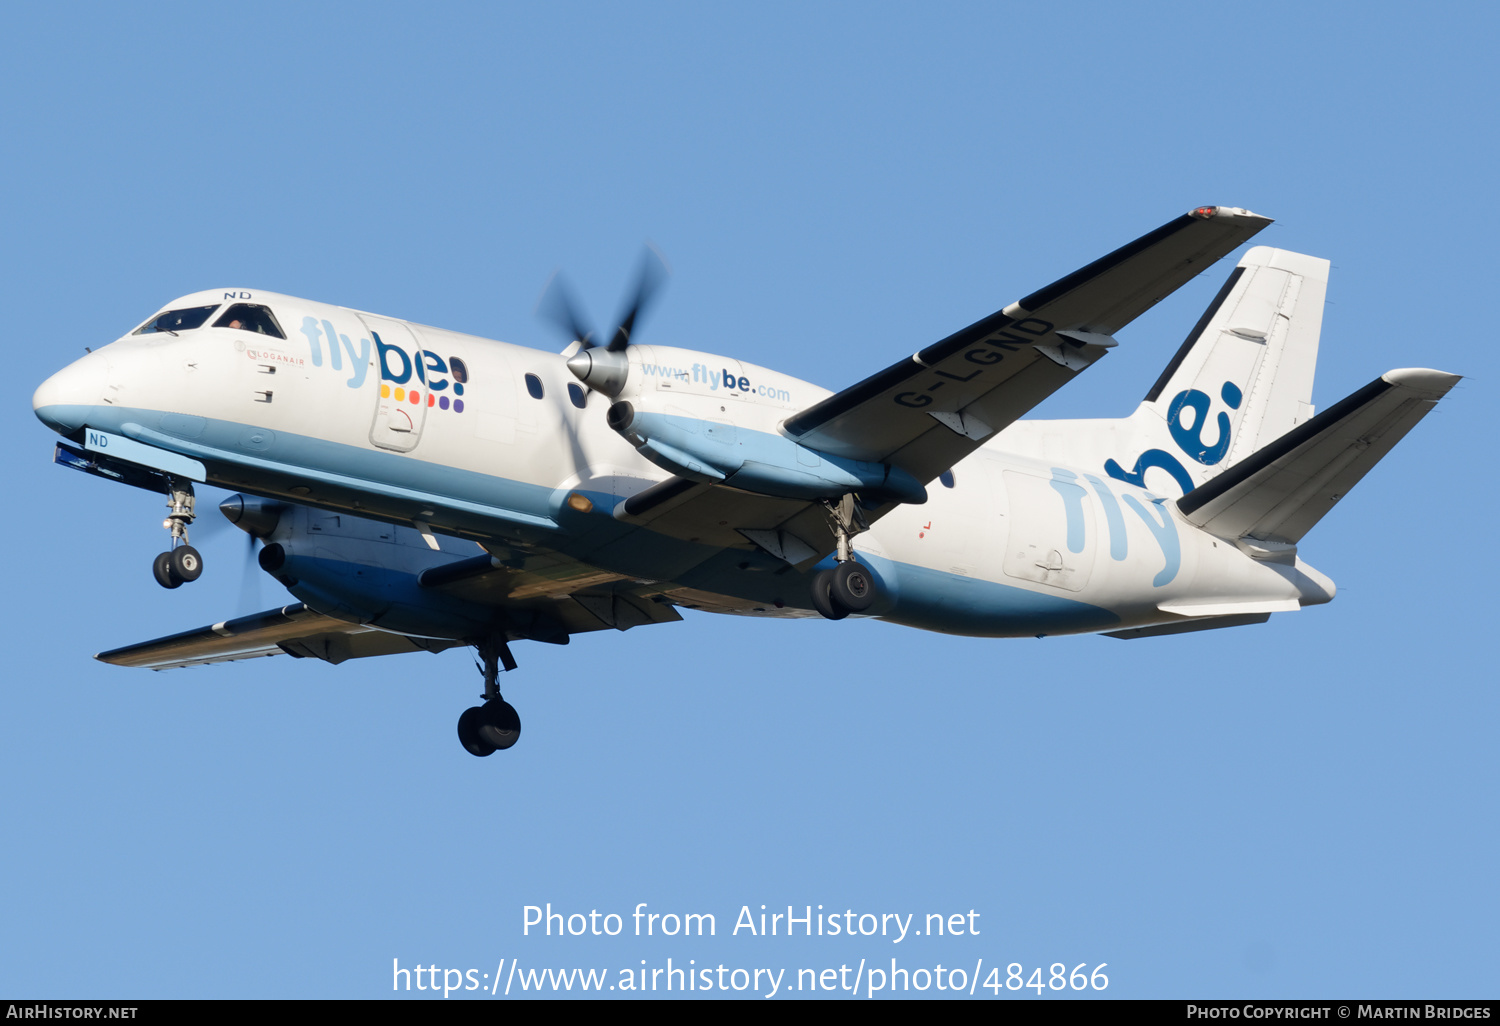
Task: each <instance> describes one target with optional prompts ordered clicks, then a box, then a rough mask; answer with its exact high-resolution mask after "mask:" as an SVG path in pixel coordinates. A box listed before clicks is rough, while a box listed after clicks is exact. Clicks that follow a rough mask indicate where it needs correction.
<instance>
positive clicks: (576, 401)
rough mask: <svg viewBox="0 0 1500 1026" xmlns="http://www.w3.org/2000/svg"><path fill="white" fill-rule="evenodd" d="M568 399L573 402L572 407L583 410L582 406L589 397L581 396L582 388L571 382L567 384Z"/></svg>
mask: <svg viewBox="0 0 1500 1026" xmlns="http://www.w3.org/2000/svg"><path fill="white" fill-rule="evenodd" d="M568 398H569V399H571V400H573V405H574V406H576V407H578V408H579V409H580V410H581V409H583V407H584V404H585V403H587V402H588V401H589V397H588V396H586V395H584V394H583V388H582V386H580V385H578V384H576V383H575V382H571V381H570V382H568Z"/></svg>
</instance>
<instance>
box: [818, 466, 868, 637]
mask: <svg viewBox="0 0 1500 1026" xmlns="http://www.w3.org/2000/svg"><path fill="white" fill-rule="evenodd" d="M823 505H824V507H825V508H826V509H827V510H828V523H829V526H830V527H831V528H832V529H833V536H834V539H835V540H836V541H837V543H838V549H837V551H836V552H835V554H834V558H835V559H836V560H837V561H838V562H837V565H835V566H833V567H830V568H829V569H827V570H819V571H818V572H817V573H816V574H814V575H813V579H812V602H813V607H814V608H816V609H817V611H818V612H820V613H822V614H823V615H824V616H825V617H827V618H828V619H830V620H842V619H843V618H844V617H846V616H848V615H849V614H850V613H862V612H864V611H865V610H866V609H869V608H870V606H871V605H872V604H874V602H875V581H874V579H873V578H872V577H871V576H870V573H869V571H868V570H866V569H865V568H864V567H862V566H860V565H859V564H858V563H857V562H855V561H854V546H853V538H854V536H855V535H856V534H859V533H860V532H861V531H867V530H869V529H870V525H869V524H868V523H867V522H866V521H865V518H864V515H863V514H862V513H861V512H860V509H859V506H858V505H857V504H856V503H855V501H854V496H853V495H845V496H844V497H843V498H842V499H840V500H839V501H838V502H825V503H824V504H823Z"/></svg>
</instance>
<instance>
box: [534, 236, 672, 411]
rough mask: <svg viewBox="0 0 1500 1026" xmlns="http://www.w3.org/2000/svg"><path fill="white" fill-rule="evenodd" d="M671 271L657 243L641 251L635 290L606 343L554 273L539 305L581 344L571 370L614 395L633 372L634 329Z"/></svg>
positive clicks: (575, 374)
mask: <svg viewBox="0 0 1500 1026" xmlns="http://www.w3.org/2000/svg"><path fill="white" fill-rule="evenodd" d="M671 273H672V272H671V270H670V269H669V268H668V267H667V262H666V260H665V259H664V258H663V257H662V255H661V253H660V252H659V251H658V250H657V249H656V247H655V246H651V245H649V244H648V245H647V247H646V251H645V252H644V253H643V254H641V267H640V273H639V274H638V275H637V277H636V284H635V294H634V296H633V297H632V298H631V300H630V305H629V306H628V307H627V308H626V311H625V314H624V316H623V317H621V318H620V323H619V326H618V327H617V328H615V331H614V335H613V336H611V338H610V340H609V344H608V345H607V346H600V345H599V344H598V343H596V342H595V341H594V333H593V332H591V331H589V330H588V329H587V328H585V327H584V318H583V317H582V316H581V315H580V314H579V311H578V304H577V303H576V302H575V301H574V299H573V294H572V292H571V291H570V290H569V289H568V287H567V285H566V284H565V283H564V282H563V280H562V277H561V275H557V274H554V275H553V276H552V281H551V282H549V283H548V285H547V288H546V290H545V291H544V292H543V294H542V300H541V303H540V304H539V305H538V307H537V311H538V313H540V314H541V315H542V316H543V317H545V318H546V319H548V320H550V321H552V323H554V324H556V325H557V326H558V327H560V328H562V330H563V331H565V332H566V333H567V334H568V339H569V341H572V342H577V343H579V345H580V346H581V348H580V349H579V350H578V352H577V353H575V354H574V355H573V356H572V357H570V358H569V360H568V370H570V371H572V372H573V374H574V376H576V377H577V378H578V380H579V381H582V382H583V383H584V384H585V385H587V386H588V387H589V388H591V389H593V390H594V391H596V392H603V393H604V394H605V395H607V396H609V397H610V398H611V399H613V398H614V397H616V396H618V395H619V394H620V392H621V391H622V390H623V389H624V388H625V378H626V377H627V376H628V375H629V373H630V361H629V359H628V358H627V357H626V355H625V349H626V347H628V346H629V345H630V336H631V332H633V331H634V330H635V322H636V319H637V318H638V317H640V316H641V315H642V314H644V313H645V312H646V309H647V308H648V307H649V306H650V305H651V301H652V300H653V299H654V298H655V297H656V293H657V292H659V291H660V290H661V286H662V283H663V282H664V281H665V280H666V278H667V276H668V275H670V274H671Z"/></svg>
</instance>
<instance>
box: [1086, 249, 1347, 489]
mask: <svg viewBox="0 0 1500 1026" xmlns="http://www.w3.org/2000/svg"><path fill="white" fill-rule="evenodd" d="M1327 289H1328V261H1327V260H1322V259H1319V258H1317V257H1310V256H1303V255H1302V254H1300V253H1289V252H1287V251H1286V250H1280V249H1272V248H1270V247H1268V246H1256V247H1255V248H1254V249H1251V250H1250V251H1249V252H1248V253H1246V254H1245V257H1244V259H1243V260H1241V261H1240V263H1239V266H1238V267H1236V268H1235V269H1234V271H1233V273H1231V274H1230V276H1229V280H1228V281H1226V282H1225V283H1224V287H1223V288H1222V289H1220V290H1219V294H1218V295H1217V296H1215V297H1214V301H1213V302H1212V303H1211V304H1209V307H1208V309H1207V310H1205V311H1204V313H1203V316H1202V318H1200V319H1199V321H1198V323H1197V325H1196V326H1194V328H1193V330H1192V332H1191V333H1190V334H1189V335H1188V337H1187V340H1186V341H1184V342H1183V344H1182V347H1181V348H1180V349H1178V351H1177V354H1176V355H1175V356H1174V357H1173V358H1172V362H1171V363H1169V364H1167V368H1166V370H1164V371H1163V372H1162V375H1161V377H1160V378H1158V379H1157V382H1156V384H1155V385H1153V386H1152V388H1151V391H1150V392H1148V393H1147V394H1146V399H1145V401H1144V402H1142V403H1141V405H1140V407H1139V408H1138V409H1137V410H1136V412H1135V413H1134V414H1133V415H1132V416H1131V417H1130V418H1129V420H1128V422H1127V423H1128V425H1129V427H1128V429H1127V430H1125V431H1122V432H1120V433H1119V435H1118V436H1117V438H1118V441H1121V442H1129V446H1130V450H1133V451H1131V452H1129V454H1128V457H1127V455H1126V454H1123V453H1122V454H1121V455H1120V457H1119V458H1118V459H1113V458H1112V459H1110V460H1108V461H1107V462H1106V463H1105V468H1104V469H1105V472H1106V473H1108V474H1109V475H1110V476H1111V477H1114V478H1118V479H1119V480H1122V481H1129V482H1131V483H1133V484H1141V485H1146V486H1147V487H1155V488H1158V489H1161V488H1162V486H1163V485H1164V484H1166V482H1167V481H1168V480H1171V481H1175V482H1176V484H1177V486H1178V488H1179V489H1180V491H1182V492H1183V493H1184V494H1186V493H1187V492H1190V491H1192V490H1193V489H1194V488H1196V487H1198V486H1199V485H1201V484H1203V483H1204V482H1205V481H1207V480H1209V479H1210V478H1212V477H1213V476H1214V475H1215V474H1217V473H1219V471H1221V470H1223V469H1224V468H1225V467H1228V466H1230V465H1231V464H1233V463H1235V462H1237V461H1238V460H1241V459H1243V458H1244V457H1246V456H1248V455H1249V454H1250V453H1253V452H1255V451H1256V450H1257V449H1259V448H1261V447H1262V446H1264V445H1266V444H1267V443H1268V442H1270V441H1272V440H1274V439H1276V438H1279V437H1280V436H1281V435H1283V434H1285V433H1286V432H1288V431H1290V430H1291V429H1292V428H1294V427H1296V426H1297V425H1299V424H1301V423H1303V422H1305V421H1307V420H1308V419H1310V418H1311V417H1312V415H1313V406H1312V386H1313V371H1314V369H1315V367H1316V364H1317V359H1318V336H1319V334H1320V332H1321V330H1322V324H1323V298H1324V295H1325V293H1326V292H1327ZM1153 469H1155V470H1156V471H1157V472H1158V473H1156V474H1152V475H1151V478H1152V481H1151V482H1150V483H1149V484H1148V482H1147V481H1146V476H1147V474H1148V472H1150V471H1152V470H1153Z"/></svg>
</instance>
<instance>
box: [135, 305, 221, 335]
mask: <svg viewBox="0 0 1500 1026" xmlns="http://www.w3.org/2000/svg"><path fill="white" fill-rule="evenodd" d="M218 308H219V304H218V303H215V304H213V305H212V306H190V307H187V308H186V309H183V310H168V311H167V312H166V313H163V314H157V315H156V316H155V317H153V318H151V319H150V320H149V321H147V322H146V323H145V324H142V325H141V326H140V327H139V328H136V329H135V331H133V332H131V334H133V335H150V334H153V333H155V332H158V331H166V332H171V333H172V334H176V333H177V332H179V331H192V330H193V329H194V328H199V327H202V326H203V322H204V321H206V320H208V316H209V314H211V313H213V312H214V311H215V310H217V309H218Z"/></svg>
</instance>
